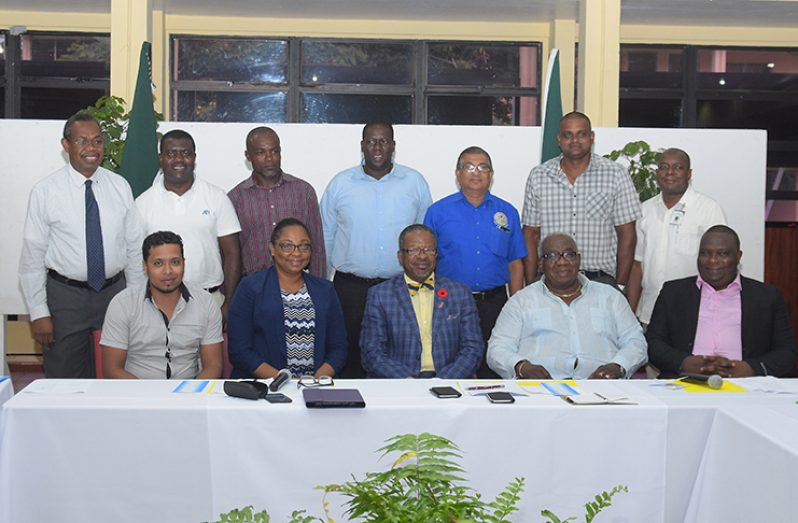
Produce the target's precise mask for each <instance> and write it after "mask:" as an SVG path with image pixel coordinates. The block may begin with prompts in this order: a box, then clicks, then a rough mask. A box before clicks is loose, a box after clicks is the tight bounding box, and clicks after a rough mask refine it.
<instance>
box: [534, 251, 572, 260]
mask: <svg viewBox="0 0 798 523" xmlns="http://www.w3.org/2000/svg"><path fill="white" fill-rule="evenodd" d="M579 256H580V254H579V253H578V252H574V251H565V252H547V253H546V254H544V255H543V256H541V258H542V259H543V261H545V262H548V263H556V262H557V261H558V260H559V259H560V258H564V259H565V261H567V262H572V261H576V259H577V258H579Z"/></svg>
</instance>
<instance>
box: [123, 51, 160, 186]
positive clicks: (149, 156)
mask: <svg viewBox="0 0 798 523" xmlns="http://www.w3.org/2000/svg"><path fill="white" fill-rule="evenodd" d="M157 129H158V124H157V123H156V121H155V110H154V108H153V103H152V75H151V66H150V43H149V42H143V43H142V44H141V55H140V56H139V74H138V77H137V78H136V92H135V94H134V95H133V108H132V109H131V110H130V120H129V122H128V127H127V136H126V137H125V153H124V156H123V157H122V166H121V169H120V171H121V172H120V174H121V175H122V176H124V177H125V179H126V180H127V181H128V183H129V184H130V188H131V189H132V190H133V197H134V198H135V197H137V196H138V195H139V194H141V193H143V192H144V191H146V190H147V189H148V188H149V187H150V186H151V185H152V181H153V180H154V179H155V175H156V174H158V169H159V168H160V165H159V163H158V136H157V135H156V131H157Z"/></svg>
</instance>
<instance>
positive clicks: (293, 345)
mask: <svg viewBox="0 0 798 523" xmlns="http://www.w3.org/2000/svg"><path fill="white" fill-rule="evenodd" d="M280 295H281V297H282V298H283V312H284V315H285V349H286V360H287V366H288V370H290V371H291V374H293V375H294V376H302V375H304V374H313V371H314V369H313V346H314V345H315V340H316V335H315V332H316V309H315V308H314V307H313V300H311V299H310V293H308V288H307V286H306V285H305V284H304V283H303V284H302V288H301V289H299V290H298V291H297V292H287V291H285V290H283V289H280Z"/></svg>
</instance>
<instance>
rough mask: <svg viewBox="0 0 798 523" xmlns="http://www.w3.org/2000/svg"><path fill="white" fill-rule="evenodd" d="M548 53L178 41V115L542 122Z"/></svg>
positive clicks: (393, 44)
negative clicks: (543, 61) (543, 64)
mask: <svg viewBox="0 0 798 523" xmlns="http://www.w3.org/2000/svg"><path fill="white" fill-rule="evenodd" d="M539 55H540V44H537V43H526V44H515V43H509V42H508V43H491V44H484V45H481V44H480V43H474V42H468V43H455V42H449V43H443V42H435V43H429V42H425V41H392V40H380V41H345V40H316V39H305V38H288V39H285V40H269V39H254V38H249V39H246V38H241V39H234V38H229V37H228V38H204V37H199V36H179V37H173V38H172V56H171V58H172V64H173V65H172V86H173V91H172V97H173V102H172V119H173V120H183V119H188V120H208V121H214V120H221V121H286V122H325V123H362V122H367V121H372V120H375V119H380V120H387V121H391V122H395V123H417V124H419V123H420V124H423V123H430V121H429V120H428V119H427V116H428V115H427V114H426V113H423V108H424V107H428V106H430V104H431V105H432V106H433V109H434V111H431V112H430V113H429V117H430V118H434V119H435V123H451V124H454V123H458V122H460V121H467V122H472V123H486V124H488V125H490V124H491V123H493V124H495V125H536V124H537V122H538V112H539V111H538V103H539V102H538V99H539V96H540V93H539V91H538V84H539V74H540V71H539V61H540V59H539ZM433 62H434V64H433ZM427 64H432V65H430V69H429V72H430V74H431V75H432V76H433V79H432V80H429V79H428V78H427V76H428V75H427V74H426V73H425V72H423V71H422V73H423V74H419V71H421V68H422V67H425V66H426V65H427ZM295 68H296V69H298V70H296V69H295ZM242 84H247V85H242ZM277 91H279V92H280V93H281V94H280V95H275V94H274V93H275V92H277ZM244 92H246V94H243V93H244ZM256 92H260V93H262V94H260V95H257V94H255V93H256ZM223 93H231V94H227V95H223ZM232 93H235V94H232ZM432 97H438V98H439V100H438V101H437V102H436V101H434V100H433V101H431V98H432ZM251 98H257V99H258V103H257V104H256V105H257V106H256V107H252V105H253V102H252V101H251V100H250V99H251ZM436 104H437V105H436ZM464 108H465V109H468V110H471V111H472V113H471V114H468V115H467V116H463V115H462V114H460V113H459V112H458V111H459V110H461V109H464ZM414 118H415V120H414Z"/></svg>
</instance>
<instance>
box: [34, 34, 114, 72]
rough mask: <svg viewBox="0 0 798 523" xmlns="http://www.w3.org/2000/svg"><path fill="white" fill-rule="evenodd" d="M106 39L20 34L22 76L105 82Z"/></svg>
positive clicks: (107, 39)
mask: <svg viewBox="0 0 798 523" xmlns="http://www.w3.org/2000/svg"><path fill="white" fill-rule="evenodd" d="M110 46H111V38H110V37H108V36H58V35H42V34H35V33H34V34H23V35H21V37H20V51H21V54H22V60H21V62H22V75H23V76H37V77H42V76H49V77H69V78H77V79H81V78H108V77H109V75H110V64H111V60H110V55H111V51H110Z"/></svg>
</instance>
